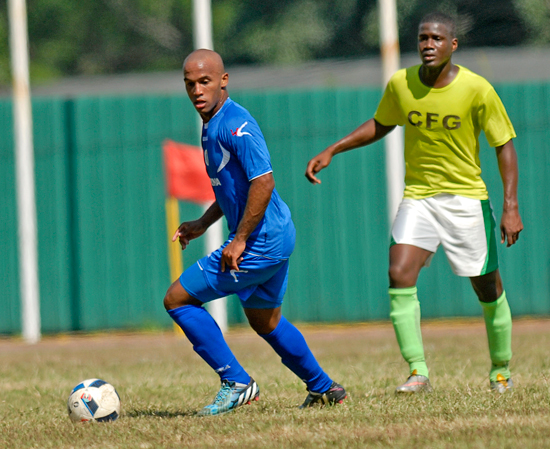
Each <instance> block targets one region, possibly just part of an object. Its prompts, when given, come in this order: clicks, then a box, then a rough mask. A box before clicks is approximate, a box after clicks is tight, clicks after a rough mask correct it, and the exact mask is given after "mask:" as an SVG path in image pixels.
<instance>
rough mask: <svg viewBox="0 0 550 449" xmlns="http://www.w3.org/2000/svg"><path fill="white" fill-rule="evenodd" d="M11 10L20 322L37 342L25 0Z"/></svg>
mask: <svg viewBox="0 0 550 449" xmlns="http://www.w3.org/2000/svg"><path fill="white" fill-rule="evenodd" d="M8 9H9V23H10V52H11V67H12V76H13V115H14V127H15V170H16V183H17V220H18V238H19V282H20V292H21V321H22V329H23V338H24V339H25V341H26V342H27V343H36V342H37V341H39V340H40V299H39V287H38V251H37V230H36V199H35V186H34V150H33V140H32V108H31V98H30V88H29V50H28V42H27V7H26V4H25V0H9V1H8Z"/></svg>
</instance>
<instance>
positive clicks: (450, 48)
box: [418, 23, 458, 68]
mask: <svg viewBox="0 0 550 449" xmlns="http://www.w3.org/2000/svg"><path fill="white" fill-rule="evenodd" d="M457 47H458V41H457V39H456V38H453V37H452V36H451V33H449V30H448V29H447V26H446V25H445V24H443V23H423V24H421V25H420V27H419V28H418V52H419V54H420V59H421V60H422V65H424V66H425V67H430V68H432V67H433V68H437V67H441V66H442V65H445V64H446V63H447V62H449V61H450V59H451V56H452V54H453V52H454V51H455V50H456V48H457Z"/></svg>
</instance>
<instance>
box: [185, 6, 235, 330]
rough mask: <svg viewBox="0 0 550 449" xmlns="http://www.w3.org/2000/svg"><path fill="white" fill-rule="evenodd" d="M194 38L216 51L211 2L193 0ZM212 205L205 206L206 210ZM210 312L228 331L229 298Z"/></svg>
mask: <svg viewBox="0 0 550 449" xmlns="http://www.w3.org/2000/svg"><path fill="white" fill-rule="evenodd" d="M193 37H194V44H195V49H199V48H206V49H208V50H213V49H214V42H213V38H212V6H211V3H210V0H193ZM198 123H199V136H200V135H201V133H202V120H201V119H200V117H199V118H198ZM208 207H210V205H209V204H208V205H206V206H205V210H206V209H208ZM222 228H223V227H222V220H218V221H217V222H216V223H214V224H213V225H212V226H210V228H208V230H207V231H206V234H205V238H206V251H207V252H208V253H211V252H212V251H215V250H217V249H218V248H219V247H220V246H221V245H222V243H223V229H222ZM207 309H208V312H210V314H211V315H212V317H213V318H214V320H216V323H218V326H219V327H220V329H221V330H222V332H225V331H227V298H220V299H217V300H216V301H212V302H210V303H208V304H207Z"/></svg>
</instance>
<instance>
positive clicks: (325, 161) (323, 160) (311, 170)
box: [306, 148, 332, 184]
mask: <svg viewBox="0 0 550 449" xmlns="http://www.w3.org/2000/svg"><path fill="white" fill-rule="evenodd" d="M331 161H332V154H331V153H330V151H329V149H328V148H327V149H326V150H325V151H322V152H321V153H319V154H318V155H317V156H315V157H314V158H313V159H311V160H310V161H309V163H308V164H307V168H306V178H307V179H308V180H309V182H311V183H312V184H321V180H320V179H318V178H317V177H316V176H315V175H316V174H317V173H319V172H320V171H321V170H322V169H323V168H326V167H328V166H329V164H330V162H331Z"/></svg>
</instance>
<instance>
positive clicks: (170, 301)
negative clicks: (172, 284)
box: [164, 289, 177, 310]
mask: <svg viewBox="0 0 550 449" xmlns="http://www.w3.org/2000/svg"><path fill="white" fill-rule="evenodd" d="M175 304H176V301H175V300H174V297H173V296H172V295H170V289H168V291H167V292H166V295H164V308H165V309H166V310H172V309H175V308H177V306H175Z"/></svg>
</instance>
